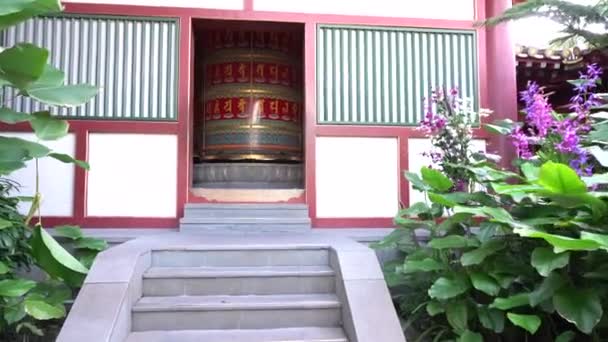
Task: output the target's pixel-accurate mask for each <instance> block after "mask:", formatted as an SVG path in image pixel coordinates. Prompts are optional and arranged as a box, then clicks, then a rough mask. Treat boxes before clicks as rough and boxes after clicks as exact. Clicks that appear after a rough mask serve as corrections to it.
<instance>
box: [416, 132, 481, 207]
mask: <svg viewBox="0 0 608 342" xmlns="http://www.w3.org/2000/svg"><path fill="white" fill-rule="evenodd" d="M431 148H432V145H431V141H430V140H429V139H409V141H408V158H409V160H408V165H409V170H404V171H411V172H415V173H417V174H420V169H421V168H422V167H423V166H430V165H432V162H431V158H429V157H426V156H423V155H422V153H423V152H428V151H430V150H431ZM471 149H472V150H473V152H479V151H481V152H485V151H486V141H485V140H483V139H473V142H472V148H471ZM423 201H424V194H423V193H422V192H420V191H417V190H414V189H413V188H412V185H411V184H410V204H414V203H416V202H423Z"/></svg>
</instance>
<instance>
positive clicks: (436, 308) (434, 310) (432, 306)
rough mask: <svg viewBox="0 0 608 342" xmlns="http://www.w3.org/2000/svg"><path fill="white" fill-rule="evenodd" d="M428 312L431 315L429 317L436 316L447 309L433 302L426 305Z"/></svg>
mask: <svg viewBox="0 0 608 342" xmlns="http://www.w3.org/2000/svg"><path fill="white" fill-rule="evenodd" d="M426 312H427V313H428V314H429V316H436V315H438V314H440V313H443V312H445V308H444V307H443V305H442V304H441V303H439V302H438V301H435V300H432V301H430V302H428V303H427V304H426Z"/></svg>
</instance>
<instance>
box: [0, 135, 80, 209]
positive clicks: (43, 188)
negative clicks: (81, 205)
mask: <svg viewBox="0 0 608 342" xmlns="http://www.w3.org/2000/svg"><path fill="white" fill-rule="evenodd" d="M2 135H3V136H9V137H17V138H21V139H26V140H30V141H37V138H36V136H35V135H34V134H33V133H12V132H2ZM42 144H44V145H45V146H47V147H49V148H50V149H52V150H53V151H54V152H58V153H65V154H69V155H71V156H74V153H75V152H76V138H75V137H74V135H73V134H68V135H67V136H65V137H63V138H62V139H60V140H55V141H43V142H42ZM38 170H39V172H38V173H39V185H40V188H39V190H40V193H41V194H42V205H41V207H40V213H41V214H42V215H43V216H72V214H73V212H74V165H72V164H65V163H62V162H60V161H58V160H56V159H53V158H43V159H40V161H39V163H38ZM8 178H9V179H12V180H15V181H17V182H18V183H19V184H21V190H20V193H19V194H15V195H19V196H32V195H33V194H34V190H35V188H36V167H35V162H34V161H30V162H28V163H27V168H25V169H21V170H18V171H16V172H14V173H12V174H11V175H10V176H9V177H8ZM29 208H30V203H29V202H22V203H21V204H20V205H19V211H20V212H21V213H22V214H25V213H27V212H28V211H29Z"/></svg>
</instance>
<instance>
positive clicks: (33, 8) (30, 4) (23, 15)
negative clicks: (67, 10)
mask: <svg viewBox="0 0 608 342" xmlns="http://www.w3.org/2000/svg"><path fill="white" fill-rule="evenodd" d="M3 1H4V0H3ZM11 1H18V0H11ZM23 3H24V5H27V6H24V7H23V8H22V9H21V10H19V11H11V13H6V14H0V30H3V29H5V28H7V27H10V26H13V25H15V24H17V23H19V22H22V21H25V20H27V19H29V18H32V17H34V16H36V15H40V14H47V13H56V12H59V11H61V3H60V1H59V0H34V1H29V0H24V1H23ZM2 5H3V6H4V3H3V4H2Z"/></svg>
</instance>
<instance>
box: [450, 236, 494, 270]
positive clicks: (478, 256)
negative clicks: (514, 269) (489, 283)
mask: <svg viewBox="0 0 608 342" xmlns="http://www.w3.org/2000/svg"><path fill="white" fill-rule="evenodd" d="M503 248H505V245H504V243H503V241H501V240H498V239H497V240H490V241H488V242H486V243H484V244H483V245H481V247H479V248H477V249H474V250H472V251H469V252H466V253H464V254H462V256H461V257H460V262H461V263H462V265H463V266H471V265H478V264H480V263H482V262H483V261H484V260H485V259H486V258H487V257H489V256H490V255H492V254H494V253H496V252H498V251H499V250H501V249H503Z"/></svg>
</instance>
